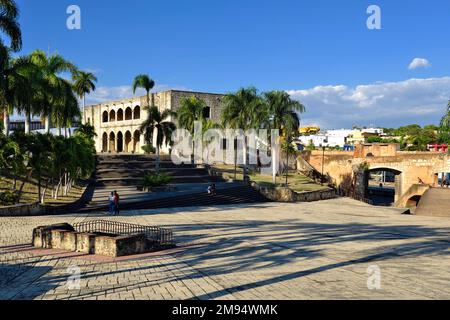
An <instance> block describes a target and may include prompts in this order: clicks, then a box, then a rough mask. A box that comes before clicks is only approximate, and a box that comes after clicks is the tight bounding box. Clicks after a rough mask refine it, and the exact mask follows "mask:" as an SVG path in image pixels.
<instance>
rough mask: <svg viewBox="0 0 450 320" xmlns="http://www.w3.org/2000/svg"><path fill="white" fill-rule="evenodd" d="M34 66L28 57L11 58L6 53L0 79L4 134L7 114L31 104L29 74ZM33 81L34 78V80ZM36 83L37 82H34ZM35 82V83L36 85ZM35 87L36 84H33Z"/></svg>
mask: <svg viewBox="0 0 450 320" xmlns="http://www.w3.org/2000/svg"><path fill="white" fill-rule="evenodd" d="M33 69H34V72H36V70H35V69H36V67H35V66H34V64H33V63H32V62H31V60H30V59H29V58H28V57H21V58H18V59H11V58H10V57H9V55H8V58H7V61H6V63H5V65H4V67H3V74H2V77H1V79H0V111H2V112H3V123H4V130H5V135H7V136H8V135H9V115H10V114H11V113H13V112H14V109H15V108H17V110H20V109H25V107H24V106H29V105H31V103H32V102H31V99H32V91H31V90H32V89H33V84H32V82H31V80H30V79H29V76H28V75H29V74H30V72H32V70H33ZM34 81H35V82H37V81H36V79H35V80H34ZM36 84H37V83H36ZM36 84H35V85H36ZM35 89H36V86H35Z"/></svg>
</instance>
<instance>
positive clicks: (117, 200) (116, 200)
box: [114, 191, 120, 216]
mask: <svg viewBox="0 0 450 320" xmlns="http://www.w3.org/2000/svg"><path fill="white" fill-rule="evenodd" d="M119 206H120V197H119V194H118V193H117V191H114V214H115V215H116V216H118V215H119V214H120V208H119Z"/></svg>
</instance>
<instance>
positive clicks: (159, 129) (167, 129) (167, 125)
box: [140, 106, 176, 172]
mask: <svg viewBox="0 0 450 320" xmlns="http://www.w3.org/2000/svg"><path fill="white" fill-rule="evenodd" d="M145 109H146V111H147V113H148V116H147V119H145V121H144V123H143V124H142V125H141V128H140V130H141V133H143V134H144V136H145V141H146V143H147V144H152V141H153V134H154V133H156V172H159V162H160V149H161V147H162V145H163V143H165V144H166V146H167V145H169V144H170V143H171V142H172V133H173V132H174V131H175V129H176V126H175V124H174V123H173V122H171V121H169V120H168V119H169V118H170V117H171V116H172V117H173V116H176V113H175V112H173V111H171V110H164V111H163V112H160V111H159V110H158V107H156V106H152V107H145Z"/></svg>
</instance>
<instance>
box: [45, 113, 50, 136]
mask: <svg viewBox="0 0 450 320" xmlns="http://www.w3.org/2000/svg"><path fill="white" fill-rule="evenodd" d="M44 121H45V133H50V115H46V116H45V119H44Z"/></svg>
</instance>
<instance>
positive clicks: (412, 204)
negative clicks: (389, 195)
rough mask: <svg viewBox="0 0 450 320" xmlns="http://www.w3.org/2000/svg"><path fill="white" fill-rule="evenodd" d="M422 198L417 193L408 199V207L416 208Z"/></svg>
mask: <svg viewBox="0 0 450 320" xmlns="http://www.w3.org/2000/svg"><path fill="white" fill-rule="evenodd" d="M421 199H422V196H419V195H416V196H413V197H411V198H409V199H408V201H407V202H406V207H407V208H411V209H415V208H417V206H418V205H419V202H420V200H421Z"/></svg>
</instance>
